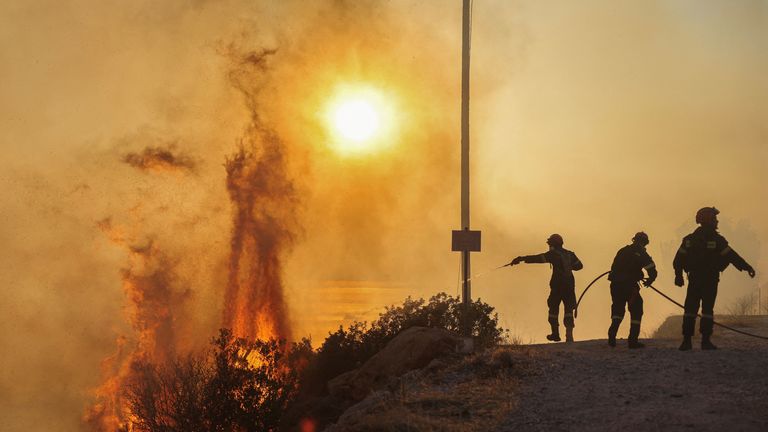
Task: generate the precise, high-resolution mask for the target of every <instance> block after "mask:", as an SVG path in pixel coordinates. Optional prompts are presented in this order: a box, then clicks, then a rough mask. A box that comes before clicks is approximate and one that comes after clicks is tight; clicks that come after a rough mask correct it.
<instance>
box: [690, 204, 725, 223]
mask: <svg viewBox="0 0 768 432" xmlns="http://www.w3.org/2000/svg"><path fill="white" fill-rule="evenodd" d="M719 214H720V210H718V209H716V208H714V207H703V208H701V209H699V211H697V212H696V223H697V224H701V225H709V224H712V223H713V222H715V220H716V218H717V215H719Z"/></svg>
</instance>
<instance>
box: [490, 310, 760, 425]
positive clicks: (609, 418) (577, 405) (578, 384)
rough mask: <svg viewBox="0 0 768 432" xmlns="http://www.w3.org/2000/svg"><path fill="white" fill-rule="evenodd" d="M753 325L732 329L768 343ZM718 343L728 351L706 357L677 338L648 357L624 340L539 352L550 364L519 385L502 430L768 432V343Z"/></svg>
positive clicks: (730, 338) (720, 338)
mask: <svg viewBox="0 0 768 432" xmlns="http://www.w3.org/2000/svg"><path fill="white" fill-rule="evenodd" d="M748 321H749V323H748V324H749V325H750V327H744V326H743V325H740V324H741V323H740V322H739V321H738V320H736V321H730V322H728V323H729V324H734V325H738V326H739V328H741V329H744V330H747V331H750V332H755V333H760V334H762V335H765V336H768V331H767V330H768V327H766V326H764V325H763V324H765V319H763V320H762V322H758V321H759V320H755V319H749V320H748ZM755 324H758V325H755ZM677 328H678V329H679V327H677ZM714 340H715V342H716V343H718V344H719V345H720V348H721V349H719V350H717V351H701V350H700V349H699V346H698V340H696V341H695V343H694V350H693V351H689V352H680V351H678V350H677V347H678V345H679V343H680V340H679V339H677V338H676V339H652V340H647V341H645V342H646V343H647V345H648V346H647V348H645V349H642V350H629V349H627V347H626V341H623V340H620V341H619V346H618V347H616V348H610V347H609V346H608V345H607V343H606V341H605V340H595V341H584V342H577V343H574V344H562V343H561V344H550V345H540V346H533V347H531V348H532V349H535V350H538V351H540V353H541V354H542V360H543V361H544V362H545V364H540V365H539V366H540V367H539V368H538V369H537V370H538V373H537V374H536V375H534V376H530V377H527V378H523V379H521V380H520V381H519V386H518V388H517V389H516V395H515V396H516V397H515V399H516V403H515V408H514V409H513V410H512V412H510V414H509V416H508V417H507V418H506V420H504V421H503V422H502V423H501V424H500V425H499V426H498V428H497V430H499V431H513V430H514V431H519V430H530V431H538V430H542V431H548V432H553V431H605V430H632V431H677V430H680V431H684V430H696V431H724V430H730V431H766V430H768V341H765V340H759V339H753V338H748V337H745V336H741V335H738V334H734V333H730V332H727V331H726V330H718V331H717V333H716V335H715V338H714Z"/></svg>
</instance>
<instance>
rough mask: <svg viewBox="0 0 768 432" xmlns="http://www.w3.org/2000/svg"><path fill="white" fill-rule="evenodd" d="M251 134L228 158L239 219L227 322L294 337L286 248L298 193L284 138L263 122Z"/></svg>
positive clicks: (265, 335) (249, 333)
mask: <svg viewBox="0 0 768 432" xmlns="http://www.w3.org/2000/svg"><path fill="white" fill-rule="evenodd" d="M251 139H252V141H251V142H250V148H249V150H246V148H245V147H243V148H241V149H240V151H238V152H237V153H235V154H234V155H233V156H232V157H230V158H229V160H227V163H226V168H227V190H228V191H229V196H230V199H231V201H232V205H233V210H234V214H233V219H234V220H233V228H232V238H231V252H230V259H229V278H228V284H227V289H226V293H225V300H224V317H223V322H224V326H225V327H227V328H230V329H232V332H233V334H234V335H235V336H238V337H248V338H259V339H265V340H266V339H270V338H278V339H289V338H290V336H291V335H290V327H289V323H288V320H287V311H286V305H285V300H284V297H283V282H282V269H283V256H282V254H283V253H284V252H285V251H286V250H287V249H288V248H290V246H291V244H292V242H293V240H294V229H293V227H294V219H295V214H294V213H295V209H296V207H297V206H296V193H295V190H294V186H293V183H292V182H291V181H290V180H289V179H288V178H287V176H286V175H285V158H284V155H283V145H282V144H281V142H280V140H279V139H278V138H277V137H276V136H275V135H274V134H271V133H269V132H264V131H261V130H258V129H257V128H254V129H253V130H252V131H251Z"/></svg>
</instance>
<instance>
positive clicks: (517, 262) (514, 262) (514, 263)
mask: <svg viewBox="0 0 768 432" xmlns="http://www.w3.org/2000/svg"><path fill="white" fill-rule="evenodd" d="M521 262H523V257H517V258H515V259H513V260H512V262H511V263H509V265H511V266H513V265H518V264H520V263H521Z"/></svg>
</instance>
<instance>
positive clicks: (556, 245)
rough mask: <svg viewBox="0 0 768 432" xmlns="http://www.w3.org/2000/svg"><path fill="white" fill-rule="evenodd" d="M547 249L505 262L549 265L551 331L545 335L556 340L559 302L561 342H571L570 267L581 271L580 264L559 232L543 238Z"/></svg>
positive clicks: (572, 283) (572, 298) (572, 301)
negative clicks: (562, 336)
mask: <svg viewBox="0 0 768 432" xmlns="http://www.w3.org/2000/svg"><path fill="white" fill-rule="evenodd" d="M547 244H548V245H549V251H547V252H544V253H542V254H538V255H526V256H519V257H517V258H515V259H513V260H512V262H510V263H509V265H513V266H514V265H517V264H520V263H523V262H524V263H528V264H537V263H542V264H543V263H549V264H550V265H551V267H552V277H551V279H550V280H549V288H550V292H549V298H547V306H548V307H549V324H550V326H551V327H552V333H551V334H549V335H547V339H548V340H550V341H553V342H559V341H560V325H559V323H560V320H559V314H560V303H563V304H564V306H565V314H564V317H563V324H564V325H565V341H566V342H573V327H574V322H573V310H574V309H575V308H576V292H575V285H576V284H575V281H574V278H573V271H574V270H581V269H582V268H584V265H583V264H582V263H581V261H580V260H579V258H578V257H577V256H576V254H575V253H573V252H571V251H569V250H567V249H565V248H563V237H562V236H561V235H560V234H552V235H551V236H549V238H548V239H547Z"/></svg>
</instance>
